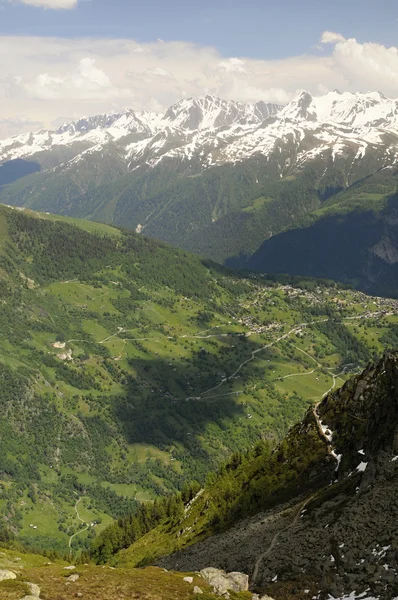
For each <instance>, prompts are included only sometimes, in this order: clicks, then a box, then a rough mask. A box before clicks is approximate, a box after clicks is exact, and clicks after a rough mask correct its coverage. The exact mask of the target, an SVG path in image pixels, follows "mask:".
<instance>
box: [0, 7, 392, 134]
mask: <svg viewBox="0 0 398 600" xmlns="http://www.w3.org/2000/svg"><path fill="white" fill-rule="evenodd" d="M397 46H398V3H397V2H396V0H379V1H378V2H376V0H344V1H343V0H273V1H272V2H271V1H269V0H212V1H210V0H201V1H200V2H198V1H197V0H195V1H192V0H185V1H184V0H167V1H165V0H141V1H139V2H138V1H137V0H112V1H111V0H0V107H1V112H0V137H2V138H4V137H6V136H8V135H15V134H18V133H21V132H25V131H30V130H37V129H41V128H44V127H50V128H55V127H58V126H59V125H60V124H61V123H63V122H65V121H68V120H72V119H74V118H78V117H80V116H82V115H92V114H98V113H102V112H113V111H118V110H122V109H123V108H126V107H131V108H133V109H134V110H152V111H156V112H163V111H165V110H166V109H167V107H168V106H170V105H171V104H173V103H174V102H176V101H178V100H180V99H181V98H186V97H191V96H193V97H198V96H203V95H205V94H207V93H210V94H213V95H218V96H221V97H223V98H226V99H228V100H236V101H242V102H256V101H258V100H265V101H270V102H277V103H280V104H286V103H287V102H289V101H290V100H292V99H293V98H294V96H295V95H296V94H297V92H298V91H299V90H302V89H305V90H307V91H309V92H310V93H312V94H314V95H320V94H324V93H327V92H328V91H330V90H333V89H339V90H340V91H351V92H366V91H369V90H378V91H381V92H383V93H384V94H385V95H387V96H391V97H398V49H397Z"/></svg>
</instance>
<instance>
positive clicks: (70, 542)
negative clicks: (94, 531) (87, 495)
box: [69, 497, 89, 554]
mask: <svg viewBox="0 0 398 600" xmlns="http://www.w3.org/2000/svg"><path fill="white" fill-rule="evenodd" d="M80 501H81V497H80V498H78V500H77V501H76V504H75V512H76V516H77V518H78V519H79V521H80V522H81V523H83V524H84V525H85V526H86V527H85V528H84V529H79V531H77V532H76V533H74V534H73V535H71V536H70V538H69V552H70V554H72V541H73V539H74V538H75V537H76V536H78V535H80V534H81V533H83V531H87V529H88V528H89V525H88V523H86V521H84V520H83V519H82V518H81V516H80V515H79V510H78V506H79V503H80Z"/></svg>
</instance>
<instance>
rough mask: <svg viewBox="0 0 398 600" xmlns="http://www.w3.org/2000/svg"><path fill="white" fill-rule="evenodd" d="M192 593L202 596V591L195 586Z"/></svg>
mask: <svg viewBox="0 0 398 600" xmlns="http://www.w3.org/2000/svg"><path fill="white" fill-rule="evenodd" d="M193 593H194V594H203V592H202V590H201V589H200V587H199V586H197V585H195V587H194V588H193Z"/></svg>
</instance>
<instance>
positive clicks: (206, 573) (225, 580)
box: [200, 567, 249, 597]
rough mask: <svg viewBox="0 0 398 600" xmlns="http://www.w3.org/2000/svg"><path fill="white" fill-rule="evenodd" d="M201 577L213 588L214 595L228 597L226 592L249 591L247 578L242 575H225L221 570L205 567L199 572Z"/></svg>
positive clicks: (235, 572)
mask: <svg viewBox="0 0 398 600" xmlns="http://www.w3.org/2000/svg"><path fill="white" fill-rule="evenodd" d="M200 575H201V577H202V578H203V579H204V580H205V581H207V583H208V584H209V585H211V586H212V587H213V591H214V593H215V594H217V595H219V596H224V597H229V594H228V590H230V591H233V592H246V591H247V590H248V589H249V577H248V575H245V574H244V573H239V572H238V571H233V572H232V573H226V572H225V571H222V570H221V569H215V568H213V567H207V568H206V569H202V570H201V571H200Z"/></svg>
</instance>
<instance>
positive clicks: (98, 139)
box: [0, 91, 398, 170]
mask: <svg viewBox="0 0 398 600" xmlns="http://www.w3.org/2000/svg"><path fill="white" fill-rule="evenodd" d="M309 141H310V143H308V142H309ZM281 143H282V144H290V145H291V144H292V143H293V144H294V146H295V148H296V152H295V157H294V160H295V161H296V162H297V165H298V166H299V165H300V164H302V163H303V162H305V161H306V160H310V159H312V158H314V157H315V156H318V155H322V154H323V153H324V152H325V151H331V152H332V155H333V157H334V156H336V155H339V154H344V153H345V152H346V151H347V150H350V153H352V151H353V150H354V149H355V150H356V152H355V155H356V157H357V158H360V157H362V156H364V155H365V154H366V152H367V151H368V150H369V149H370V148H375V147H386V161H387V164H391V162H394V161H395V159H396V157H397V156H398V99H389V98H386V97H385V96H383V95H382V94H380V93H378V92H370V93H366V94H362V93H357V94H352V93H348V92H345V93H339V92H337V91H335V92H330V93H328V94H326V95H325V96H320V97H312V96H311V95H310V94H308V93H307V92H301V93H299V94H298V95H297V97H296V98H295V99H294V100H293V101H292V102H290V103H289V104H288V105H286V106H285V107H281V106H278V105H276V104H266V103H264V102H258V103H257V104H254V105H246V104H242V103H238V102H232V101H226V100H221V99H219V98H215V97H212V96H206V97H204V98H202V99H199V100H195V99H187V100H181V101H180V102H178V103H177V104H175V105H173V106H171V107H170V108H169V109H168V110H167V111H166V113H165V114H164V115H159V114H155V113H151V112H147V111H144V112H137V113H135V112H134V111H132V110H126V111H124V112H121V113H118V114H105V115H99V116H95V117H88V118H81V119H79V120H77V121H73V122H70V123H66V124H64V125H63V126H62V127H60V128H59V129H58V130H56V131H49V130H44V131H40V132H36V133H27V134H23V135H19V136H14V137H12V138H8V139H5V140H2V141H0V164H2V163H5V162H7V161H10V160H12V159H17V158H23V159H27V160H32V161H37V162H38V163H39V164H41V165H42V168H44V169H46V168H49V167H52V168H53V167H55V166H58V165H60V164H62V166H63V167H67V166H68V163H71V164H76V161H80V160H82V159H84V157H85V155H87V154H92V153H93V152H94V153H96V152H102V151H103V150H106V151H109V150H110V148H112V151H117V154H118V157H119V159H120V160H122V161H124V162H125V164H126V168H127V170H132V169H134V168H136V167H137V166H140V165H143V164H145V165H147V166H155V165H156V164H158V163H159V161H162V160H165V159H173V160H175V159H177V160H180V161H191V160H196V161H199V162H200V163H201V167H202V168H203V167H208V166H211V165H217V164H224V163H234V162H241V161H244V160H246V159H249V158H250V157H252V156H256V155H262V156H265V157H267V156H269V155H270V154H271V153H272V152H273V151H274V150H275V148H276V147H277V146H278V145H279V146H280V144H281ZM107 146H108V148H107ZM387 147H388V149H387ZM55 149H56V150H57V156H58V157H59V160H58V161H57V160H55V161H54V157H53V159H52V160H48V153H49V151H50V152H51V150H55ZM62 150H64V151H65V152H62Z"/></svg>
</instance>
